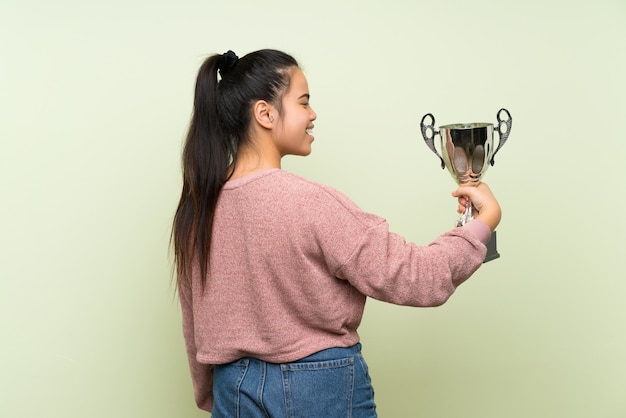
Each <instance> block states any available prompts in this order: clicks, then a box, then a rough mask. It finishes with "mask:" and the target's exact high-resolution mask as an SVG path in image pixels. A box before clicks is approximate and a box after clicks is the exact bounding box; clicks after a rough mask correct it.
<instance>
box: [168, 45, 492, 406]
mask: <svg viewBox="0 0 626 418" xmlns="http://www.w3.org/2000/svg"><path fill="white" fill-rule="evenodd" d="M316 117H317V115H316V113H315V111H314V110H313V109H312V107H311V105H310V103H309V88H308V84H307V80H306V77H305V76H304V74H303V73H302V71H301V70H300V68H299V67H298V63H297V62H296V61H295V60H294V58H293V57H291V56H289V55H287V54H285V53H283V52H280V51H276V50H261V51H256V52H253V53H250V54H248V55H246V56H244V57H243V58H241V59H239V58H238V57H237V56H236V55H235V54H234V53H233V52H232V51H229V52H227V53H225V54H222V55H213V56H211V57H209V58H208V59H206V61H205V62H204V63H203V65H202V67H201V68H200V71H199V74H198V77H197V82H196V90H195V99H194V112H193V117H192V120H191V124H190V127H189V132H188V135H187V139H186V143H185V148H184V152H183V171H184V173H183V176H184V182H183V190H182V194H181V198H180V203H179V206H178V209H177V211H176V215H175V220H174V225H173V233H172V237H173V243H174V249H175V256H176V267H177V276H178V281H177V283H178V291H179V295H180V302H181V306H182V313H183V333H184V338H185V342H186V347H187V352H188V355H189V364H190V368H191V374H192V380H193V384H194V391H195V399H196V402H197V404H198V406H199V407H200V408H202V409H205V410H207V411H212V416H213V417H214V418H220V417H245V418H254V417H268V416H269V417H292V416H307V417H325V418H328V417H333V418H335V417H354V418H360V417H375V416H376V406H375V403H374V391H373V389H372V385H371V381H370V377H369V375H368V371H367V365H366V363H365V360H364V359H363V357H362V355H361V345H360V343H359V336H358V334H357V328H358V326H359V324H360V321H361V317H362V314H363V309H364V306H365V301H366V298H367V297H372V298H376V299H379V300H382V301H387V302H390V303H394V304H400V305H408V306H437V305H440V304H442V303H444V302H445V301H446V300H447V299H448V297H449V296H450V295H451V294H452V293H453V292H454V290H455V288H456V287H457V286H458V285H460V284H461V283H462V282H463V281H465V280H466V279H467V278H468V277H470V276H471V274H472V273H473V272H474V271H475V270H476V269H477V268H478V267H479V266H480V265H481V263H482V261H483V259H484V257H485V253H486V247H485V243H486V242H488V240H489V237H490V235H491V231H492V230H493V229H494V228H495V227H496V226H497V225H498V223H499V221H500V216H501V215H500V207H499V205H498V202H497V201H496V199H495V198H494V197H493V195H492V193H491V191H490V190H489V188H488V187H487V185H485V184H480V185H479V186H478V187H461V188H459V189H457V190H456V191H455V192H453V193H452V195H453V196H455V197H457V198H458V203H459V206H458V211H459V212H463V211H464V209H465V203H466V202H467V199H468V198H469V199H471V201H472V203H473V205H474V206H475V208H476V210H477V212H478V213H477V214H476V215H475V219H474V220H473V221H471V222H469V223H468V224H466V225H465V226H463V227H459V228H455V229H453V230H451V231H448V232H445V233H444V234H442V235H441V236H439V237H438V238H437V239H436V240H435V241H434V242H432V243H431V244H429V245H428V246H418V245H416V244H413V243H407V242H406V241H405V240H404V239H403V238H402V237H401V236H399V235H397V234H395V233H392V232H390V231H389V228H388V225H387V223H386V221H385V220H384V219H382V218H380V217H378V216H375V215H372V214H369V213H366V212H364V211H362V210H361V209H359V207H358V206H357V205H356V204H355V203H353V202H352V201H351V200H350V199H348V198H347V197H346V196H344V195H343V194H341V193H340V192H338V191H336V190H334V189H332V188H330V187H328V186H325V185H322V184H318V183H315V182H313V181H309V180H307V179H304V178H301V177H299V176H296V175H294V174H291V173H288V172H286V171H284V170H282V169H281V158H282V157H283V156H285V155H287V154H293V155H308V154H309V153H310V152H311V143H312V142H313V140H314V137H313V135H312V130H313V127H314V121H315V119H316Z"/></svg>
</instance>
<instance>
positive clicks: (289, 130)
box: [273, 68, 317, 157]
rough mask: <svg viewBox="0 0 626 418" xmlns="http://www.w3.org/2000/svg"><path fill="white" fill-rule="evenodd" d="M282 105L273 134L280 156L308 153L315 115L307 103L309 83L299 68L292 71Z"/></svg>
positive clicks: (311, 140)
mask: <svg viewBox="0 0 626 418" xmlns="http://www.w3.org/2000/svg"><path fill="white" fill-rule="evenodd" d="M282 106H283V111H282V117H281V118H280V120H279V121H278V124H277V126H276V130H275V132H274V135H273V138H274V143H275V144H276V147H277V149H278V151H279V153H280V156H281V157H282V156H284V155H287V154H291V155H302V156H304V155H309V154H310V153H311V143H312V142H313V140H314V139H315V138H314V137H313V135H312V134H311V132H312V130H313V126H314V125H313V121H314V120H315V119H316V118H317V115H316V114H315V111H314V110H313V108H312V107H311V106H310V105H309V84H308V83H307V80H306V77H305V76H304V74H303V73H302V70H300V69H299V68H295V69H294V70H293V71H292V74H291V82H290V84H289V89H288V90H287V92H286V93H285V95H284V96H283V99H282Z"/></svg>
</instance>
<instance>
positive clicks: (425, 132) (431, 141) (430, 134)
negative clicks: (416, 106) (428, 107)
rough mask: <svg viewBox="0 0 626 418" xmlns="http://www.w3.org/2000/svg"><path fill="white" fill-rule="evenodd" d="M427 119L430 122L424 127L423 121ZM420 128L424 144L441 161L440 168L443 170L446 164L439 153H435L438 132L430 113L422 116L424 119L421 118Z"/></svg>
mask: <svg viewBox="0 0 626 418" xmlns="http://www.w3.org/2000/svg"><path fill="white" fill-rule="evenodd" d="M428 117H429V118H430V119H431V122H430V123H429V124H428V125H426V124H424V121H425V120H426V118H428ZM420 128H421V129H422V136H423V137H424V142H426V145H428V148H430V150H431V151H432V152H434V153H435V155H436V156H437V157H439V160H440V161H441V168H445V167H446V163H445V162H444V161H443V157H442V156H441V155H439V153H438V152H437V149H436V148H435V135H438V134H439V131H436V130H435V117H434V116H433V115H432V113H427V114H425V115H424V117H423V118H422V121H421V122H420Z"/></svg>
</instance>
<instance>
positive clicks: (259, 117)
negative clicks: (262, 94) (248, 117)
mask: <svg viewBox="0 0 626 418" xmlns="http://www.w3.org/2000/svg"><path fill="white" fill-rule="evenodd" d="M253 113H254V119H255V120H256V122H257V123H258V124H259V125H261V126H262V127H264V128H266V129H271V128H272V127H273V126H274V114H275V111H274V107H273V106H272V105H271V104H269V103H268V102H266V101H265V100H259V101H257V102H256V103H255V104H254V109H253Z"/></svg>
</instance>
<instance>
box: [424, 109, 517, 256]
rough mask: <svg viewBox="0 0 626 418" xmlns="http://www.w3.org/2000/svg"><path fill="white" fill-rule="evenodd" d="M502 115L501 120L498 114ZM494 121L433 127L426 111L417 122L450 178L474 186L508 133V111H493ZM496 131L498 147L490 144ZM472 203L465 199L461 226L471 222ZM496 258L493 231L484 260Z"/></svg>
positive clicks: (431, 117) (460, 183) (431, 119)
mask: <svg viewBox="0 0 626 418" xmlns="http://www.w3.org/2000/svg"><path fill="white" fill-rule="evenodd" d="M503 113H504V114H505V116H504V119H503V118H502V114H503ZM496 118H497V119H498V124H497V125H496V127H495V128H494V125H493V124H491V123H455V124H452V125H444V126H440V127H439V130H438V131H437V130H435V117H434V116H433V115H432V114H431V113H427V114H425V115H424V117H423V118H422V121H421V122H420V127H421V129H422V136H423V137H424V141H425V142H426V145H428V148H430V149H431V151H432V152H434V153H435V154H436V155H437V157H439V160H441V168H444V167H447V168H448V171H449V172H450V174H451V175H452V178H454V180H455V181H456V182H457V183H458V184H459V185H466V186H467V185H470V186H476V185H478V183H479V182H480V179H481V178H482V177H483V176H484V175H485V172H486V171H487V168H489V166H490V165H493V164H494V157H495V156H496V153H497V152H498V151H499V150H500V148H502V146H503V145H504V143H505V142H506V140H507V138H508V137H509V133H510V132H511V124H512V121H513V120H512V119H511V114H510V113H509V111H508V110H506V109H500V110H499V111H498V113H497V114H496ZM428 119H430V120H428ZM494 130H495V131H496V132H498V135H499V140H498V146H497V147H495V146H494V139H493V132H494ZM436 135H439V137H440V139H441V142H440V147H439V148H440V150H441V154H439V152H438V151H437V148H436V147H435V136H436ZM473 218H474V217H473V216H472V204H471V202H468V204H467V205H466V207H465V213H464V214H463V215H462V216H461V218H460V219H459V221H458V222H457V226H463V225H465V224H466V223H467V222H469V221H471V220H472V219H473ZM498 257H500V254H498V251H497V249H496V233H495V231H494V232H493V234H492V236H491V241H489V244H488V245H487V256H486V257H485V262H487V261H491V260H493V259H496V258H498Z"/></svg>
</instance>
